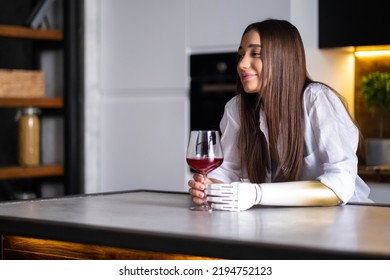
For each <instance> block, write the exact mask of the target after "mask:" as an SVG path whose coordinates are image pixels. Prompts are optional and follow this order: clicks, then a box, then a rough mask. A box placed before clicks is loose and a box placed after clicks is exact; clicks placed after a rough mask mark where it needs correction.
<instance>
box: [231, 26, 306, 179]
mask: <svg viewBox="0 0 390 280" xmlns="http://www.w3.org/2000/svg"><path fill="white" fill-rule="evenodd" d="M249 30H256V31H257V32H258V33H259V34H260V36H261V59H262V63H263V70H262V74H261V75H262V77H261V79H262V80H263V81H267V83H265V84H264V85H263V87H262V89H261V90H260V93H259V94H253V93H245V91H244V89H243V86H242V84H241V82H240V80H239V79H238V85H237V89H238V94H239V95H240V98H239V99H240V112H241V114H240V119H241V128H240V131H239V136H238V146H239V149H240V160H241V166H243V167H246V169H247V172H248V177H249V180H250V181H251V182H256V183H261V182H264V181H265V178H266V176H267V171H269V170H270V168H271V167H270V162H269V158H270V152H269V151H271V152H272V153H273V154H275V155H278V158H277V163H278V166H277V169H276V174H275V177H280V176H282V177H283V180H287V181H293V180H297V179H298V178H299V176H300V174H301V170H302V165H303V150H304V133H303V132H304V131H303V129H304V123H303V97H302V96H303V91H304V88H305V86H306V85H307V84H308V83H310V82H311V80H310V79H309V77H308V75H307V70H306V60H305V51H304V46H303V43H302V39H301V36H300V34H299V32H298V30H297V28H296V27H295V26H293V25H292V24H291V23H289V22H287V21H284V20H274V19H269V20H265V21H262V22H257V23H253V24H251V25H249V26H248V27H247V28H246V29H245V31H244V34H243V35H245V34H246V33H247V32H248V31H249ZM260 108H263V110H264V113H265V116H266V119H267V126H268V132H269V147H268V146H267V142H266V139H265V137H264V135H263V133H262V132H261V131H260V129H259V116H260ZM278 143H279V145H281V150H279V152H278Z"/></svg>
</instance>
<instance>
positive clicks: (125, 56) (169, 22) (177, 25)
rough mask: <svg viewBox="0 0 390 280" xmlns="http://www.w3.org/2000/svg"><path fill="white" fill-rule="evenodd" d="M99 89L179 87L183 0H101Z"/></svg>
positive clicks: (183, 71) (182, 68)
mask: <svg viewBox="0 0 390 280" xmlns="http://www.w3.org/2000/svg"><path fill="white" fill-rule="evenodd" d="M100 8H101V26H100V30H101V70H100V71H101V72H100V73H101V79H102V80H101V84H102V87H103V88H104V89H128V88H133V89H139V88H183V87H184V86H185V77H186V46H185V1H183V0H164V1H160V0H143V1H128V0H115V1H101V6H100Z"/></svg>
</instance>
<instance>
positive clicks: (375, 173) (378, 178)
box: [358, 166, 390, 183]
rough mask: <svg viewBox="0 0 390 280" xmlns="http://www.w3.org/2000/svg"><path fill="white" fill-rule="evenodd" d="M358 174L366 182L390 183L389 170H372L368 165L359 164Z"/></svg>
mask: <svg viewBox="0 0 390 280" xmlns="http://www.w3.org/2000/svg"><path fill="white" fill-rule="evenodd" d="M358 174H359V176H360V177H361V178H362V179H363V180H364V181H366V182H377V183H390V171H389V170H372V169H370V168H366V166H359V168H358Z"/></svg>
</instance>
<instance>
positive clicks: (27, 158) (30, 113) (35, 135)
mask: <svg viewBox="0 0 390 280" xmlns="http://www.w3.org/2000/svg"><path fill="white" fill-rule="evenodd" d="M38 113H39V109H38V108H34V107H26V108H22V109H21V110H20V112H19V114H20V116H19V164H20V165H24V166H34V165H39V162H40V121H39V118H38V115H37V114H38Z"/></svg>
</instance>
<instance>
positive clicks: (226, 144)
mask: <svg viewBox="0 0 390 280" xmlns="http://www.w3.org/2000/svg"><path fill="white" fill-rule="evenodd" d="M237 102H238V98H237V97H234V98H232V99H231V100H230V101H229V102H228V103H227V104H226V105H225V111H224V114H223V117H222V120H221V122H220V129H221V132H222V137H221V144H222V150H223V155H224V160H223V163H222V165H221V166H220V167H219V168H217V169H215V170H213V171H211V172H210V173H209V174H208V175H207V176H208V177H209V178H215V179H218V180H220V181H222V182H224V183H231V182H237V181H239V180H240V177H241V168H240V157H239V153H238V147H237V137H238V131H239V128H240V124H239V119H240V116H239V113H238V108H237Z"/></svg>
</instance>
